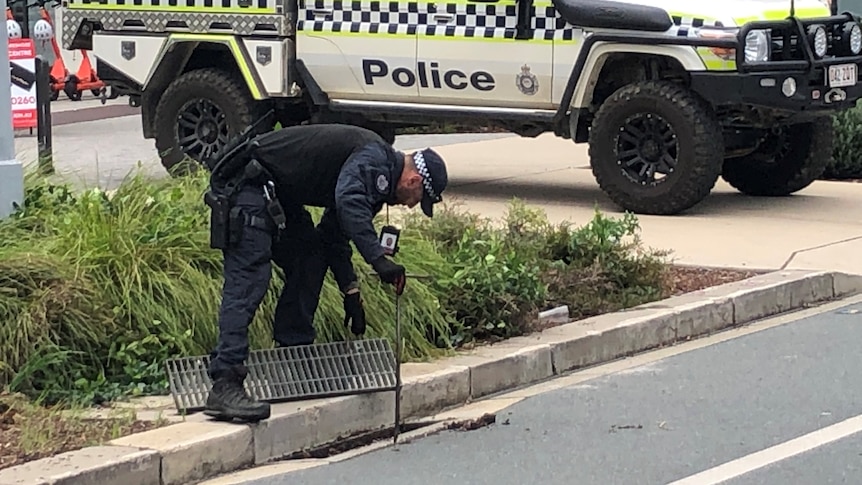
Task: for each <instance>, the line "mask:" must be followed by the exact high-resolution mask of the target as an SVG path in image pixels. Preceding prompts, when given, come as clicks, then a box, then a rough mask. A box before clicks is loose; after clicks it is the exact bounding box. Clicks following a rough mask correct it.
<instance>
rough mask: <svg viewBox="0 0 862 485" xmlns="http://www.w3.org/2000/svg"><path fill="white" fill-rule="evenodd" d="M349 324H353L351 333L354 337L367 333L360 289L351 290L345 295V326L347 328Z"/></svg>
mask: <svg viewBox="0 0 862 485" xmlns="http://www.w3.org/2000/svg"><path fill="white" fill-rule="evenodd" d="M351 321H352V323H351ZM348 323H350V324H351V325H350V331H351V332H353V335H362V334H364V333H365V309H364V308H363V307H362V296H360V295H359V289H353V290H350V292H349V293H348V294H346V295H344V325H345V326H347V324H348Z"/></svg>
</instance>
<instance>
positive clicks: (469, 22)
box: [297, 0, 575, 40]
mask: <svg viewBox="0 0 862 485" xmlns="http://www.w3.org/2000/svg"><path fill="white" fill-rule="evenodd" d="M439 14H444V15H451V16H452V20H451V21H450V22H448V23H442V22H441V23H438V20H437V18H435V16H436V15H439ZM299 17H300V21H299V24H298V25H297V30H300V31H303V30H304V31H311V32H350V33H371V34H402V35H404V34H406V35H414V34H416V33H418V34H420V35H425V36H443V37H467V38H471V37H482V38H500V39H513V38H514V37H515V33H516V32H515V28H516V24H517V21H518V16H517V10H516V7H515V5H504V6H499V5H475V4H455V3H448V4H443V5H441V6H440V7H438V6H436V4H433V3H424V2H393V1H388V2H387V1H378V0H370V1H369V0H333V1H332V2H327V1H325V0H311V1H308V2H307V3H304V4H303V5H301V6H300V14H299ZM531 20H532V22H533V28H534V32H533V38H534V39H545V40H551V39H562V40H571V39H573V38H574V30H575V29H574V27H572V26H571V25H569V24H568V23H567V22H566V21H565V20H563V19H562V18H560V17H559V16H557V14H556V10H555V9H554V8H553V7H540V8H533V11H532V12H531Z"/></svg>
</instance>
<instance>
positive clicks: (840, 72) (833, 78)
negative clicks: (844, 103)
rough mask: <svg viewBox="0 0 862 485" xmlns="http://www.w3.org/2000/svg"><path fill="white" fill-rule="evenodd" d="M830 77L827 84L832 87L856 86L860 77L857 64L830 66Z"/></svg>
mask: <svg viewBox="0 0 862 485" xmlns="http://www.w3.org/2000/svg"><path fill="white" fill-rule="evenodd" d="M827 72H828V74H827V76H828V78H827V79H826V84H828V85H829V87H830V88H841V87H846V86H855V85H856V80H857V77H858V72H857V67H856V64H839V65H837V66H829V70H828V71H827Z"/></svg>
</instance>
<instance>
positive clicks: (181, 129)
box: [176, 98, 230, 160]
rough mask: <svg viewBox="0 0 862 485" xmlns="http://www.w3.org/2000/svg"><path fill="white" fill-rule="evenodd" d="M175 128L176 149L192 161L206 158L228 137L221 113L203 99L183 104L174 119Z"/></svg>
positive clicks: (226, 125) (226, 126)
mask: <svg viewBox="0 0 862 485" xmlns="http://www.w3.org/2000/svg"><path fill="white" fill-rule="evenodd" d="M176 127H177V140H178V141H179V144H180V148H181V149H182V151H183V153H185V154H186V155H188V156H189V157H191V158H193V159H195V160H204V159H206V158H208V157H210V156H211V155H212V154H213V153H215V152H216V151H217V150H218V149H219V148H221V147H222V146H224V145H225V143H227V141H228V137H229V136H230V132H229V129H228V124H227V116H225V113H224V111H222V109H221V108H220V107H219V106H218V105H216V104H215V103H213V102H212V101H210V100H209V99H206V98H196V99H192V100H190V101H188V102H187V103H185V104H184V105H183V106H182V107H181V108H180V111H179V113H178V115H177V123H176Z"/></svg>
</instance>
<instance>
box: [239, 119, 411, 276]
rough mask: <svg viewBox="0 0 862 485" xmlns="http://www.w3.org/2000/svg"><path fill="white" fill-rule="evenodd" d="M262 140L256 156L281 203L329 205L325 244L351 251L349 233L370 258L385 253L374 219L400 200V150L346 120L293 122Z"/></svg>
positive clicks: (324, 225) (324, 223)
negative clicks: (327, 122)
mask: <svg viewBox="0 0 862 485" xmlns="http://www.w3.org/2000/svg"><path fill="white" fill-rule="evenodd" d="M258 141H259V143H260V147H259V148H258V149H257V150H256V151H255V152H254V154H253V156H254V157H255V158H256V159H257V160H258V161H259V162H260V163H261V164H262V165H263V166H264V167H266V168H267V169H268V170H269V171H270V172H271V173H272V175H273V178H274V179H275V180H274V182H275V183H276V191H277V194H278V199H279V201H280V202H281V203H282V205H285V206H289V205H304V206H312V207H325V208H326V209H327V210H326V211H325V213H324V216H323V219H322V220H321V221H320V224H319V226H318V227H319V229H321V231H320V232H321V235H322V236H324V237H325V238H326V241H325V243H326V244H329V245H334V246H338V247H340V250H345V251H348V252H350V251H351V250H350V246H349V244H348V239H347V238H349V240H351V241H353V243H354V244H355V245H356V249H357V251H359V254H361V255H362V257H363V259H364V260H365V261H366V262H367V263H371V262H372V261H374V260H376V259H378V258H379V257H381V256H383V249H382V248H381V247H380V241H379V239H378V235H377V232H376V231H375V229H374V225H373V224H372V221H373V218H374V216H375V215H376V214H377V213H378V212H380V210H381V209H383V205H384V204H387V203H388V204H392V203H394V202H395V188H396V186H397V183H398V179H399V178H400V177H401V172H402V170H403V169H404V159H403V155H402V154H401V153H400V152H398V151H396V150H395V149H394V148H392V146H391V145H389V144H388V143H386V142H385V141H384V140H383V139H382V138H381V137H380V136H379V135H377V134H376V133H374V132H373V131H370V130H367V129H365V128H360V127H357V126H352V125H342V124H329V125H323V124H320V125H302V126H291V127H287V128H283V129H281V130H278V131H273V132H269V133H265V134H263V135H261V136H259V137H258ZM287 230H288V231H289V230H290V228H289V227H288V228H287ZM333 270H334V268H333ZM334 272H335V270H334ZM336 278H338V279H339V280H340V278H339V277H338V274H336ZM341 283H342V282H341V281H339V284H341Z"/></svg>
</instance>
